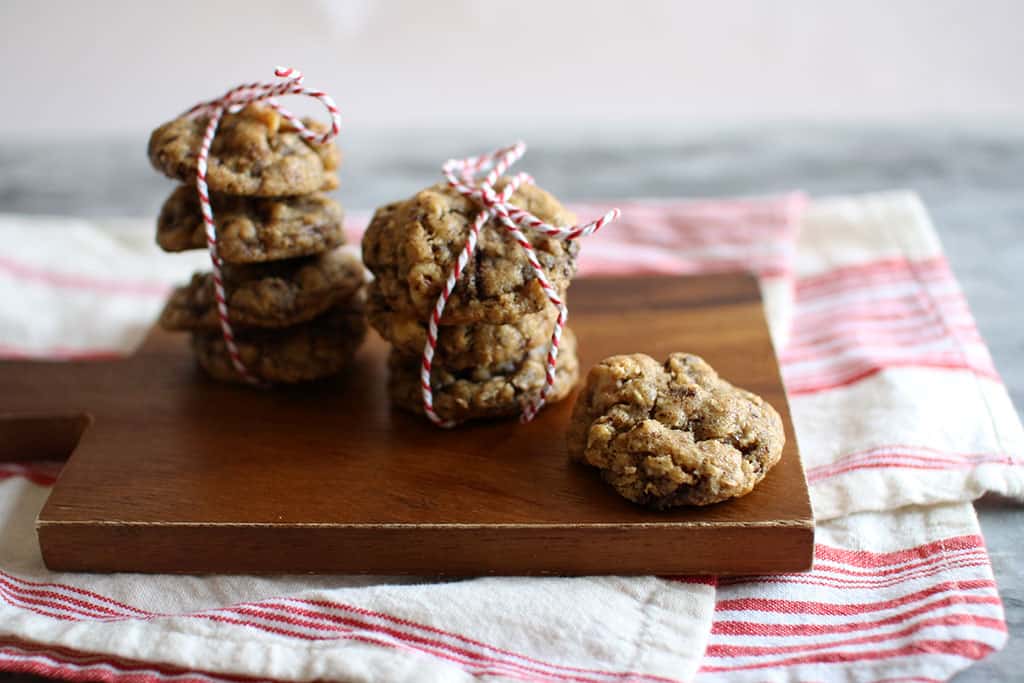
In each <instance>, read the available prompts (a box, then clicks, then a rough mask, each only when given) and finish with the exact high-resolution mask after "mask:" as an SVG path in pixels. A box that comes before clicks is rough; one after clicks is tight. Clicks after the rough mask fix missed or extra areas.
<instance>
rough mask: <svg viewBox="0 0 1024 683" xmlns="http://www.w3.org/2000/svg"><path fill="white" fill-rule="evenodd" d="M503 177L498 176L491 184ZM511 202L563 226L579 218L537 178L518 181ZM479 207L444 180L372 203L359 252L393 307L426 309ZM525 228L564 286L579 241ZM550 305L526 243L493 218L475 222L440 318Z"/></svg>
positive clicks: (419, 314) (451, 321)
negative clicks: (470, 246) (469, 248)
mask: <svg viewBox="0 0 1024 683" xmlns="http://www.w3.org/2000/svg"><path fill="white" fill-rule="evenodd" d="M505 183H506V180H505V179H500V180H499V181H498V183H497V184H496V185H495V187H496V189H498V190H499V191H500V190H501V188H502V187H504V186H505ZM510 203H511V204H513V205H515V206H518V207H520V208H523V209H526V210H527V211H529V212H530V213H532V214H534V215H536V216H537V217H538V218H540V219H542V220H543V221H545V222H547V223H551V224H553V225H557V226H560V227H563V226H570V225H572V224H573V223H575V220H576V218H575V216H574V215H573V214H572V213H571V212H569V211H568V210H566V209H565V208H564V207H562V205H561V204H559V203H558V200H556V199H555V198H554V197H552V196H551V195H550V194H548V193H547V192H545V191H544V190H542V189H540V188H538V187H536V186H534V185H529V184H527V185H523V186H522V187H520V188H519V190H518V191H517V192H516V193H515V194H513V195H512V198H511V200H510ZM479 212H480V207H479V206H478V205H477V204H476V203H475V202H472V201H470V200H469V199H466V198H465V197H463V196H462V195H461V194H459V193H458V192H456V191H455V190H453V189H451V188H449V187H448V186H447V185H444V184H439V185H435V186H433V187H429V188H427V189H425V190H423V191H421V192H418V193H417V194H416V195H415V196H413V197H412V198H410V199H407V200H405V201H401V202H396V203H393V204H388V205H387V206H383V207H381V208H379V209H377V211H376V213H375V214H374V216H373V220H372V221H370V225H369V227H368V228H367V230H366V234H365V235H364V236H363V260H364V261H365V263H366V266H367V268H369V269H370V271H371V272H373V274H374V275H375V276H376V278H377V280H378V281H379V283H380V284H379V285H378V288H379V291H380V294H381V296H382V297H383V298H384V300H385V301H386V302H387V305H388V306H389V307H390V308H391V309H392V310H394V311H395V312H396V313H402V314H404V315H407V316H410V317H414V318H418V319H421V320H426V319H427V318H428V317H429V315H430V312H431V311H432V310H433V308H434V304H435V303H436V301H437V298H438V296H439V295H440V293H441V290H442V288H443V287H444V283H445V281H446V280H447V278H448V274H449V273H450V272H451V270H452V268H453V267H454V265H455V263H456V260H457V259H458V256H459V253H460V252H461V251H462V249H463V246H464V245H465V242H466V238H467V237H468V235H469V230H470V225H471V224H472V223H473V221H474V219H475V218H476V216H477V215H478V214H479ZM523 232H524V234H525V236H526V238H527V239H528V240H529V241H530V244H532V245H533V247H534V248H535V249H536V252H537V258H538V260H539V261H540V264H541V266H542V267H543V268H544V271H545V273H546V274H547V276H548V279H549V280H550V281H551V283H552V285H554V286H555V288H556V289H557V290H558V291H559V293H561V294H564V293H565V290H566V289H567V288H568V286H569V281H570V280H571V278H572V276H573V275H575V273H576V261H575V257H576V254H577V252H578V251H579V246H578V245H577V244H576V243H575V242H571V241H562V240H558V239H554V238H552V237H548V236H547V235H544V234H543V233H540V232H537V231H534V230H524V231H523ZM547 305H548V300H547V298H546V297H545V296H544V291H543V289H542V288H541V286H540V283H539V282H537V280H536V278H535V277H534V274H533V271H532V269H531V268H530V264H529V262H528V261H527V259H526V254H525V253H524V252H523V249H522V248H521V247H520V246H519V245H518V244H516V243H515V242H514V241H513V239H512V237H511V236H510V235H509V234H508V233H507V232H506V231H505V229H504V228H503V227H502V226H501V225H500V224H499V223H498V222H497V221H495V220H491V221H489V222H488V223H487V224H486V225H484V226H483V228H482V229H481V230H480V238H479V240H478V242H477V247H476V252H475V253H474V254H473V257H472V259H471V260H470V262H469V264H468V265H467V266H466V269H465V270H464V271H463V273H462V275H461V277H460V278H459V280H458V283H457V284H456V285H455V290H454V292H453V294H452V296H451V298H450V299H449V300H448V304H447V306H446V308H445V311H444V318H443V319H442V321H441V322H442V324H443V325H466V324H474V323H490V324H501V323H508V322H512V321H514V320H516V319H518V318H521V317H522V316H524V315H527V314H529V313H537V312H538V311H542V310H544V308H545V307H546V306H547Z"/></svg>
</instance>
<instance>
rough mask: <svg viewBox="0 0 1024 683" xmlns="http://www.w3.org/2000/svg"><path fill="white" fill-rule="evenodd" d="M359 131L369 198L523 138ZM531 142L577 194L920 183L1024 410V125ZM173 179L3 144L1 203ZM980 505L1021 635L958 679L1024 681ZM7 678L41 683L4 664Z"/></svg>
mask: <svg viewBox="0 0 1024 683" xmlns="http://www.w3.org/2000/svg"><path fill="white" fill-rule="evenodd" d="M358 138H359V139H358V142H355V141H353V142H351V143H350V142H349V140H348V139H345V140H344V141H343V143H342V147H343V148H344V150H345V166H344V168H343V173H342V176H343V178H342V188H341V190H340V192H339V195H340V197H341V199H342V201H343V202H344V203H346V204H347V205H349V206H352V207H360V208H368V207H373V206H376V205H378V204H382V203H384V202H386V201H390V200H392V199H394V198H396V197H402V196H406V195H408V194H411V193H412V192H413V191H415V190H417V189H419V188H420V187H422V186H423V185H424V184H427V183H430V182H433V181H434V180H435V179H436V178H437V177H438V166H439V162H440V161H441V160H443V159H446V158H448V157H449V156H457V155H461V154H463V153H465V154H471V153H477V152H479V151H482V150H485V149H490V148H492V147H494V146H495V143H504V142H507V141H508V140H507V139H506V136H499V135H496V134H491V135H487V136H484V135H481V134H479V133H467V132H465V131H460V132H458V133H456V132H436V131H435V132H433V133H431V134H430V135H414V134H412V133H404V134H395V133H390V134H383V133H375V134H362V135H360V136H358ZM353 139H354V138H353ZM531 139H532V140H533V141H534V148H533V149H532V150H531V152H530V154H529V157H528V164H526V166H528V168H529V170H530V172H531V173H532V174H533V175H534V176H535V177H537V178H538V180H539V182H541V183H542V184H543V185H544V187H546V188H548V189H550V190H551V191H553V192H554V193H555V194H557V195H558V196H559V197H561V198H563V199H568V200H574V199H576V200H578V199H591V198H602V199H605V198H619V197H638V196H642V197H697V196H728V195H744V194H747V195H750V194H768V193H773V192H778V191H786V190H793V189H801V190H804V191H806V192H808V193H809V194H811V195H812V196H824V195H834V194H852V193H860V192H871V191H879V190H892V189H912V190H916V191H917V192H918V193H920V194H921V196H922V197H923V198H924V201H925V203H926V205H927V206H928V208H929V210H930V212H931V215H932V218H933V220H934V222H935V224H936V227H937V228H938V231H939V234H940V236H941V238H942V241H943V243H944V245H945V248H946V251H947V253H948V256H949V259H950V261H951V263H952V266H953V270H954V271H955V272H956V274H957V276H958V277H959V279H960V282H961V284H962V285H963V287H964V290H965V291H966V294H967V298H968V300H969V301H970V304H971V307H972V309H973V311H974V314H975V316H976V318H977V320H978V325H979V327H980V329H981V331H982V334H983V335H984V336H985V339H986V340H987V342H988V344H989V347H990V348H991V350H992V355H993V356H994V358H995V361H996V365H997V367H998V369H999V371H1000V373H1001V374H1002V376H1003V379H1004V381H1005V382H1006V385H1007V387H1008V388H1009V391H1010V394H1011V395H1012V397H1013V400H1014V404H1015V405H1016V406H1017V409H1018V413H1020V410H1021V408H1022V407H1024V325H1022V319H1021V310H1022V307H1021V304H1020V296H1021V292H1024V191H1022V189H1024V129H1022V130H986V129H979V128H958V127H934V126H933V127H925V128H921V127H910V126H905V127H884V126H879V127H864V126H850V127H836V126H829V127H816V126H769V127H759V128H756V129H753V128H751V129H740V130H733V131H720V132H715V133H704V134H700V135H698V134H696V133H683V132H680V133H676V134H668V133H665V132H664V131H658V132H650V131H648V132H638V133H636V134H635V135H626V134H624V133H621V132H620V133H618V134H616V135H605V134H601V133H597V132H592V131H575V132H573V133H571V134H561V135H556V134H554V133H553V132H550V131H548V132H540V133H539V134H538V135H536V136H531ZM537 140H541V141H542V142H541V143H538V142H537ZM168 191H169V184H168V183H167V181H166V180H165V179H163V178H161V177H159V176H158V175H157V174H155V173H154V172H152V171H151V170H150V168H149V166H148V163H147V162H146V159H145V155H144V146H143V144H141V143H140V142H139V138H138V137H133V138H132V139H111V140H91V141H87V142H81V141H80V142H74V143H68V144H58V143H53V142H47V143H38V142H36V143H33V142H16V143H4V144H0V212H5V213H8V212H24V213H34V214H55V215H79V216H97V217H110V216H153V215H155V214H156V212H157V209H158V207H159V206H160V203H161V202H162V201H163V199H164V197H165V196H166V194H167V193H168ZM977 508H978V513H979V517H980V519H981V522H982V527H983V530H984V533H985V538H986V541H987V544H988V548H989V552H990V554H991V556H992V562H993V565H994V567H995V573H996V578H997V580H998V582H999V586H1000V591H1001V594H1002V597H1003V601H1004V604H1005V607H1006V616H1007V622H1008V625H1009V630H1010V638H1011V640H1010V643H1009V645H1008V646H1007V647H1006V648H1005V649H1004V650H1002V651H1001V652H999V653H997V654H996V655H994V656H992V657H990V658H988V659H987V660H985V661H984V662H981V663H980V664H978V665H975V666H974V667H972V668H970V669H969V670H968V671H966V672H965V673H964V674H962V675H961V676H960V677H958V679H957V680H958V681H962V682H964V683H966V682H980V681H995V680H1000V681H1009V680H1019V679H1020V677H1021V675H1022V674H1021V672H1022V671H1024V544H1022V543H1021V534H1020V531H1019V524H1020V521H1021V518H1020V517H1019V514H1020V512H1021V510H1020V507H1019V506H1017V505H1014V504H1010V503H1007V502H1004V501H1000V500H995V499H986V500H982V501H979V502H978V503H977ZM0 680H3V681H15V680H25V681H27V680H33V679H31V678H30V677H21V676H3V675H0Z"/></svg>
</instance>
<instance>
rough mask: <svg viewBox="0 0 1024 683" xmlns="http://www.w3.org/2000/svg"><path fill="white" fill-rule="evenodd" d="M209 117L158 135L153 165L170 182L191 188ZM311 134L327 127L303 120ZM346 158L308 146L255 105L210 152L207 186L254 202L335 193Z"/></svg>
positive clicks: (223, 124) (174, 124) (152, 143)
mask: <svg viewBox="0 0 1024 683" xmlns="http://www.w3.org/2000/svg"><path fill="white" fill-rule="evenodd" d="M208 121H209V119H208V117H206V116H191V117H190V116H181V117H179V118H176V119H174V120H173V121H168V122H167V123H165V124H163V125H162V126H160V127H159V128H157V129H156V130H154V131H153V133H152V135H150V138H149V160H150V162H151V163H152V164H153V168H155V169H156V170H158V171H160V172H161V173H163V174H164V175H166V176H167V177H168V178H173V179H175V180H180V181H182V182H191V181H193V180H194V179H195V177H196V159H197V156H198V154H199V147H200V144H201V143H202V139H203V133H204V132H205V131H206V125H207V122H208ZM302 122H303V124H305V125H306V126H307V127H308V128H309V129H310V130H313V131H316V132H317V133H323V132H325V131H326V130H328V128H327V126H326V125H325V124H323V123H320V122H319V121H314V120H311V119H303V121H302ZM339 162H340V155H339V152H338V148H337V147H336V146H335V145H334V144H333V143H328V144H325V145H318V144H314V143H312V142H307V141H306V140H305V139H303V137H302V136H301V135H299V133H298V131H296V130H295V128H294V127H293V126H292V125H291V124H290V123H288V121H287V120H286V119H283V118H282V117H281V115H280V114H278V113H277V112H276V111H274V110H273V109H271V108H270V107H265V106H261V105H256V104H250V105H249V106H247V107H245V109H243V110H242V111H240V112H238V113H237V114H225V115H224V118H222V119H221V121H220V125H219V126H218V127H217V134H216V136H215V137H214V138H213V144H212V145H211V146H210V156H209V162H208V166H207V172H206V182H207V185H208V186H209V188H210V192H221V193H224V194H232V195H245V196H250V197H285V196H291V195H300V194H309V193H310V192H317V191H320V190H333V189H334V188H336V187H337V186H338V177H337V175H336V174H335V172H334V171H335V169H337V168H338V164H339Z"/></svg>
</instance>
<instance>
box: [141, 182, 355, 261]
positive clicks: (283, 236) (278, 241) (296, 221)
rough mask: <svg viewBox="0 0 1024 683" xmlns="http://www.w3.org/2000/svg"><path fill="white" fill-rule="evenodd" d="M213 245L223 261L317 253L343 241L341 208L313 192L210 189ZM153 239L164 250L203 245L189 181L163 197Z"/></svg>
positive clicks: (200, 220)
mask: <svg viewBox="0 0 1024 683" xmlns="http://www.w3.org/2000/svg"><path fill="white" fill-rule="evenodd" d="M211 199H212V202H213V217H214V221H215V222H216V224H217V251H218V253H219V254H220V257H221V258H222V259H223V260H224V261H226V262H228V263H259V262H262V261H277V260H280V259H287V258H295V257H298V256H309V255H312V254H319V253H322V252H325V251H327V250H329V249H332V248H334V247H336V246H338V245H339V244H344V242H345V233H344V230H343V226H342V222H343V218H344V213H343V212H342V210H341V206H339V205H338V203H337V202H335V201H333V200H331V199H329V198H327V197H326V196H324V195H322V194H319V193H314V194H310V195H305V196H303V197H286V198H282V199H260V198H247V197H232V196H230V195H213V197H212V198H211ZM156 242H157V244H159V245H160V247H161V248H162V249H163V250H164V251H184V250H186V249H205V248H206V227H205V225H203V216H202V213H200V210H199V195H198V194H196V190H195V188H194V187H191V186H188V185H182V186H181V187H179V188H178V189H176V190H175V191H174V192H173V193H171V196H170V197H168V198H167V201H165V202H164V205H163V208H162V209H161V210H160V217H159V218H158V219H157V231H156Z"/></svg>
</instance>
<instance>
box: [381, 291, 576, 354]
mask: <svg viewBox="0 0 1024 683" xmlns="http://www.w3.org/2000/svg"><path fill="white" fill-rule="evenodd" d="M367 293H368V296H367V304H366V316H367V320H368V321H369V323H370V326H371V327H373V329H375V330H377V332H378V333H379V334H380V336H382V337H383V338H384V339H386V340H387V341H388V342H390V343H391V344H392V345H393V346H394V347H395V349H396V350H397V351H398V352H399V353H403V354H406V355H419V354H421V353H423V346H424V345H425V344H426V342H427V323H426V322H425V321H423V320H419V319H418V318H413V317H412V316H410V315H407V314H405V313H398V312H396V311H394V310H392V309H391V308H389V307H388V305H387V302H385V301H384V297H383V296H382V295H381V294H380V291H379V283H378V282H377V281H373V282H371V283H370V284H369V286H368V287H367ZM557 317H558V311H557V309H555V307H554V306H551V305H549V306H548V307H547V308H546V309H544V310H542V311H540V312H538V313H530V314H528V315H525V316H523V317H522V318H520V319H519V320H516V321H515V322H512V323H506V324H504V325H488V324H486V323H480V324H476V325H444V326H442V327H441V328H440V329H439V331H438V335H437V348H436V352H435V355H434V358H435V359H436V362H437V363H438V364H439V365H441V366H444V367H445V368H448V369H450V370H465V369H467V368H474V367H484V368H493V367H496V366H499V365H507V364H508V363H515V362H518V361H519V360H521V359H522V358H523V357H524V356H525V355H526V354H527V352H529V351H530V350H531V349H534V348H537V347H538V346H546V345H547V343H548V341H549V340H550V338H551V332H552V331H553V330H554V326H555V318H557Z"/></svg>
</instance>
